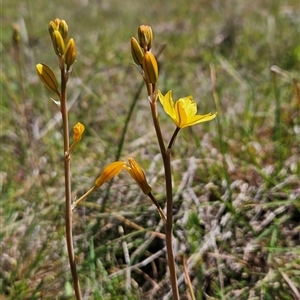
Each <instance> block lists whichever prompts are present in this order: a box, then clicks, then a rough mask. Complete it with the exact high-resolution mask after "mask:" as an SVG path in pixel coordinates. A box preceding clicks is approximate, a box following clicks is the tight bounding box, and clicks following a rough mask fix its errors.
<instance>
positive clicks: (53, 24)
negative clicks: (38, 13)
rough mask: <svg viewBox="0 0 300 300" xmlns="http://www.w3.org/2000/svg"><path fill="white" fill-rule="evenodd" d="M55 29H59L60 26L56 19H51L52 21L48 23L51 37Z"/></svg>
mask: <svg viewBox="0 0 300 300" xmlns="http://www.w3.org/2000/svg"><path fill="white" fill-rule="evenodd" d="M54 30H58V26H57V25H56V24H55V23H54V21H50V23H49V25H48V31H49V34H50V36H51V37H52V34H53V31H54Z"/></svg>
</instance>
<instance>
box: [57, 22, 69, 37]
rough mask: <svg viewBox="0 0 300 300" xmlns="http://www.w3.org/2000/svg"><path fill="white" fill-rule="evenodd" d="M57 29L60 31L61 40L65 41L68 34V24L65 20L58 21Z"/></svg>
mask: <svg viewBox="0 0 300 300" xmlns="http://www.w3.org/2000/svg"><path fill="white" fill-rule="evenodd" d="M58 31H59V32H60V34H61V36H62V38H63V40H64V41H65V40H66V38H67V35H68V24H67V22H66V21H65V20H61V21H60V23H59V27H58Z"/></svg>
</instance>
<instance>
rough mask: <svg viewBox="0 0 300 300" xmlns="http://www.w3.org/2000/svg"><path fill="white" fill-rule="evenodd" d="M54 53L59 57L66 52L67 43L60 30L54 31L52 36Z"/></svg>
mask: <svg viewBox="0 0 300 300" xmlns="http://www.w3.org/2000/svg"><path fill="white" fill-rule="evenodd" d="M51 39H52V44H53V48H54V51H55V53H56V55H57V56H62V55H63V54H64V51H65V42H64V40H63V38H62V36H61V34H60V32H59V31H58V30H54V31H53V32H52V35H51Z"/></svg>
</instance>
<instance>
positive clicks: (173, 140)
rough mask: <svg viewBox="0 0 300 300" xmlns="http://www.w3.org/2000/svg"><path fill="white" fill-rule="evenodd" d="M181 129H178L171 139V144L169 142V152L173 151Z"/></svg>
mask: <svg viewBox="0 0 300 300" xmlns="http://www.w3.org/2000/svg"><path fill="white" fill-rule="evenodd" d="M179 130H180V128H179V127H176V129H175V131H174V133H173V135H172V137H171V139H170V142H169V145H168V151H171V149H172V147H173V145H174V143H175V140H176V137H177V134H178V132H179Z"/></svg>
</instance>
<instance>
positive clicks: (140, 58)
mask: <svg viewBox="0 0 300 300" xmlns="http://www.w3.org/2000/svg"><path fill="white" fill-rule="evenodd" d="M152 41H153V33H152V29H151V27H150V26H146V25H141V26H140V27H139V28H138V41H137V40H136V39H135V38H134V37H132V38H131V54H132V57H133V60H134V62H135V63H136V64H137V65H139V66H141V68H142V70H143V71H144V78H145V80H147V81H148V82H149V83H151V84H156V83H157V80H158V66H157V61H156V58H155V56H154V55H153V53H152V52H151V47H152Z"/></svg>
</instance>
